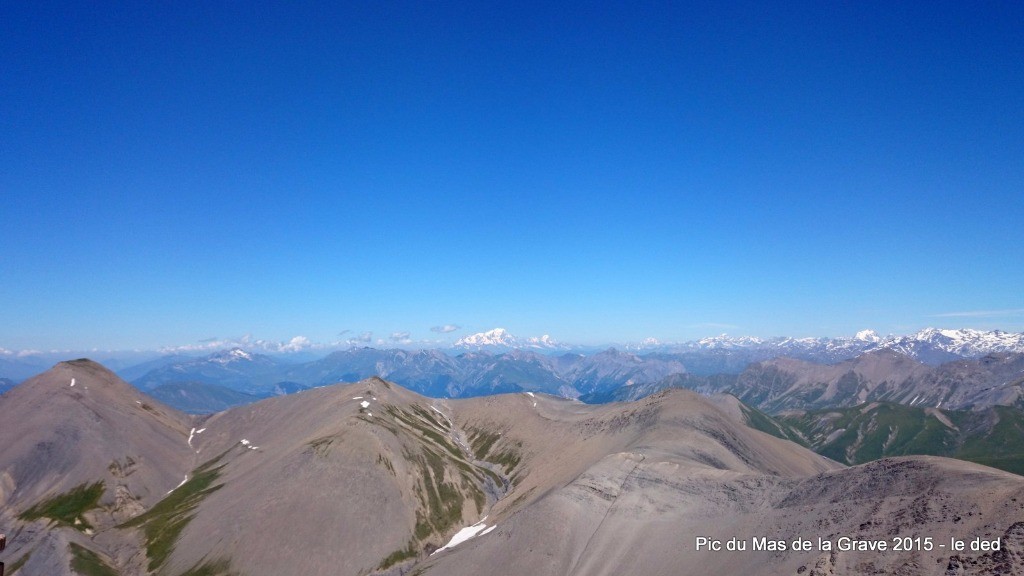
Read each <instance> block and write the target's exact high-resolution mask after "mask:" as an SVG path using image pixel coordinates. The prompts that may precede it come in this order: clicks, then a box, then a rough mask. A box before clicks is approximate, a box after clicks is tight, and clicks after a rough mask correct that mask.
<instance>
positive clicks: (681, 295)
mask: <svg viewBox="0 0 1024 576" xmlns="http://www.w3.org/2000/svg"><path fill="white" fill-rule="evenodd" d="M153 4H155V3H149V2H143V3H127V5H118V4H105V3H69V4H67V5H62V4H56V3H39V2H6V3H3V5H2V6H0V195H2V200H0V223H2V226H3V227H2V229H0V347H4V348H8V349H19V348H44V349H46V348H92V347H107V348H135V347H143V348H145V347H156V346H162V345H170V344H186V343H190V342H196V341H198V340H200V339H203V338H209V337H219V338H226V337H232V336H237V335H241V334H245V333H251V334H253V335H254V336H256V337H260V338H266V339H276V340H285V339H288V338H291V337H292V336H296V335H304V336H307V337H309V338H310V339H312V340H315V341H322V342H326V341H331V340H336V339H338V338H339V336H338V334H339V333H341V332H343V331H345V330H351V331H352V333H359V332H363V331H373V332H374V334H375V335H377V336H386V335H388V334H391V333H393V332H409V333H410V337H411V338H413V339H428V338H438V337H447V338H454V337H457V336H461V335H465V334H468V333H471V332H475V331H479V330H485V329H489V328H493V327H495V326H503V327H506V328H508V329H509V330H510V331H512V332H513V333H516V334H519V335H521V336H529V335H539V334H542V333H549V334H551V335H552V336H553V337H555V338H556V339H559V340H563V341H569V342H582V343H598V342H607V341H619V342H621V341H626V340H638V339H640V338H644V337H647V336H654V337H658V338H660V339H663V340H685V339H690V338H697V337H701V336H706V335H710V334H718V333H722V332H728V333H730V334H736V335H739V334H749V335H760V336H770V335H781V334H788V335H796V336H806V335H822V336H825V335H830V336H835V335H843V334H852V332H853V331H855V330H858V329H861V328H867V327H872V328H874V329H876V330H878V331H880V332H897V333H903V332H909V331H913V330H916V329H918V328H922V327H924V326H929V325H936V326H940V327H960V326H973V327H980V328H1003V329H1007V330H1024V310H1022V309H1024V298H1022V294H1024V290H1022V286H1024V249H1022V247H1024V218H1022V217H1024V104H1022V102H1024V34H1022V33H1021V30H1022V29H1024V5H1022V4H1021V3H1019V2H933V1H928V2H916V3H915V2H906V3H896V4H894V3H891V2H848V3H839V2H807V3H805V4H798V3H783V4H786V6H782V7H779V6H769V7H766V6H764V5H760V4H747V3H721V2H709V3H706V4H697V3H681V4H683V5H682V6H673V5H669V4H660V3H659V4H647V3H644V4H637V3H634V2H627V3H621V4H617V5H611V4H608V5H605V6H595V5H592V4H591V5H584V4H581V5H568V4H565V3H552V2H543V3H532V4H527V3H517V5H516V6H514V7H509V6H507V5H499V4H493V5H492V4H490V3H482V2H465V3H433V2H431V3H418V4H416V3H397V4H385V3H379V2H365V3H337V2H334V3H326V2H325V3H314V2H301V3H282V2H277V3H272V4H264V3H252V2H201V3H187V2H181V3H179V2H174V3H160V5H159V6H154V5H153ZM725 4H728V5H727V6H726V5H725ZM765 4H778V3H765ZM444 324H454V325H458V326H460V327H461V329H460V330H458V331H456V332H453V333H451V334H448V335H444V336H439V335H438V334H437V333H434V332H431V331H430V327H432V326H439V325H444Z"/></svg>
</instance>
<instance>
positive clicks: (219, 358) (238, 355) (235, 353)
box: [210, 348, 253, 364]
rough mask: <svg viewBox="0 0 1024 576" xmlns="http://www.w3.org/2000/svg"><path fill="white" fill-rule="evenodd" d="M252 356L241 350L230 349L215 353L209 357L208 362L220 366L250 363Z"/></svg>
mask: <svg viewBox="0 0 1024 576" xmlns="http://www.w3.org/2000/svg"><path fill="white" fill-rule="evenodd" d="M252 359H253V358H252V354H250V353H248V352H246V351H245V350H242V349H241V348H232V349H231V350H224V351H222V352H217V353H215V354H212V355H211V356H210V360H211V361H213V362H217V363H220V364H228V363H230V362H238V361H252Z"/></svg>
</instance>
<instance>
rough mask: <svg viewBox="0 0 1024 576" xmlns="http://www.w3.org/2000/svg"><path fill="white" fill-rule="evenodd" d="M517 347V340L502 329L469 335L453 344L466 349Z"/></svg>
mask: <svg viewBox="0 0 1024 576" xmlns="http://www.w3.org/2000/svg"><path fill="white" fill-rule="evenodd" d="M519 345H520V341H519V338H516V337H515V336H513V335H512V334H509V332H508V330H505V329H504V328H495V329H494V330H488V331H487V332H478V333H476V334H470V335H469V336H465V337H463V338H459V339H458V340H457V341H456V342H455V346H457V347H466V348H484V347H502V348H516V347H518V346H519Z"/></svg>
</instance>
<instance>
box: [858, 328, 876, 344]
mask: <svg viewBox="0 0 1024 576" xmlns="http://www.w3.org/2000/svg"><path fill="white" fill-rule="evenodd" d="M853 339H854V340H860V341H861V342H881V341H882V337H881V336H879V335H878V332H875V331H874V330H861V331H860V332H857V335H856V336H854V337H853Z"/></svg>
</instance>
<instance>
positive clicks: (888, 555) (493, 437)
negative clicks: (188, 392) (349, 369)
mask: <svg viewBox="0 0 1024 576" xmlns="http://www.w3.org/2000/svg"><path fill="white" fill-rule="evenodd" d="M757 414H758V413H757V412H756V411H754V410H753V409H750V408H747V407H745V406H744V405H743V404H742V403H740V402H739V401H738V400H736V399H735V398H734V397H729V396H714V397H704V396H700V395H697V394H694V393H693V392H690V391H686V390H678V389H672V390H664V391H661V392H659V393H656V394H653V395H651V396H648V397H646V398H644V399H641V400H639V401H636V402H631V403H613V404H604V405H586V404H582V403H580V402H577V401H573V400H569V399H564V398H559V397H555V396H550V395H545V394H537V393H515V394H503V395H498V396H486V397H478V398H470V399H461V400H450V399H449V400H442V399H430V398H427V397H424V396H421V395H419V394H416V393H414V392H412V391H409V390H407V389H404V388H402V387H400V386H398V385H397V384H394V383H392V382H388V381H386V380H383V379H380V378H370V379H366V380H363V381H361V382H358V383H355V384H334V385H329V386H324V387H320V388H316V389H312V390H306V391H302V392H298V393H294V394H289V395H286V396H280V397H274V398H269V399H265V400H261V401H259V402H255V403H252V404H248V405H246V406H241V407H237V408H232V409H229V410H226V411H224V412H220V413H218V414H215V415H209V416H187V415H185V414H183V413H180V412H177V411H175V410H173V409H171V408H168V407H165V406H163V405H162V404H160V403H159V402H157V401H155V400H153V399H152V398H149V397H147V396H146V395H145V394H143V393H142V392H140V391H139V390H138V389H137V388H135V387H133V386H130V385H129V384H127V383H126V382H124V381H122V380H121V379H120V378H118V377H117V376H116V375H115V374H113V373H112V372H110V371H108V370H106V369H105V368H103V367H102V366H100V365H98V364H96V363H94V362H91V361H88V360H77V361H71V362H63V363H61V364H58V365H57V366H55V367H54V368H53V369H51V370H49V371H47V372H45V373H43V374H41V375H39V376H37V377H34V378H32V379H30V380H28V381H26V382H24V383H23V384H21V385H19V386H18V387H16V388H15V389H13V390H11V391H10V392H8V393H7V394H5V395H3V396H2V397H0V421H2V422H4V426H5V429H9V430H17V431H18V434H17V435H16V436H13V437H11V438H9V440H8V441H7V442H5V443H3V444H2V445H0V525H2V526H3V527H4V530H5V531H6V532H7V533H8V535H9V540H8V547H7V550H6V551H5V552H4V557H3V558H4V560H5V561H7V563H8V574H16V575H33V574H46V575H52V576H63V575H65V574H73V573H87V574H108V575H109V574H114V575H117V574H121V575H129V574H132V575H135V574H139V575H142V574H154V575H168V576H182V575H190V576H197V575H200V574H202V575H206V576H218V575H220V576H226V575H228V574H233V575H246V576H259V575H263V574H267V575H269V574H311V575H327V574H330V575H342V576H346V575H350V574H351V575H357V574H358V575H367V574H388V575H395V576H397V575H398V574H412V573H415V574H421V575H424V576H429V575H446V576H447V575H462V574H466V575H469V574H474V575H475V574H480V573H483V572H485V571H495V570H498V571H500V572H501V573H502V574H510V575H519V574H523V575H526V574H529V575H531V576H532V575H537V574H539V575H542V576H545V575H552V576H554V575H565V574H588V575H589V574H597V575H605V574H623V573H637V574H677V573H680V572H682V573H696V572H700V573H702V574H709V575H719V574H751V575H755V576H756V575H768V574H772V575H774V574H801V575H803V574H878V573H889V574H892V573H901V574H935V575H939V574H1019V573H1022V571H1024V523H1022V522H1021V518H1022V517H1024V477H1021V476H1018V475H1015V474H1010V473H1007V472H1002V471H998V470H994V469H992V468H987V467H984V466H980V465H977V464H972V463H968V462H963V461H959V460H952V459H947V458H939V457H928V456H910V457H900V458H888V459H883V460H879V461H875V462H872V463H869V464H863V465H858V466H852V467H847V466H845V465H844V464H841V463H839V462H836V461H834V460H831V459H827V458H823V457H822V456H820V455H818V454H815V453H813V452H811V451H810V450H808V449H806V448H804V447H802V446H799V445H798V444H796V443H793V442H789V441H787V440H783V439H780V438H777V437H775V436H772V435H769V434H766V433H764V432H762V431H760V430H758V429H756V426H757V421H756V418H759V417H758V416H757ZM762 424H763V423H762ZM904 536H907V537H922V538H923V537H928V538H931V539H932V542H933V543H935V544H939V543H942V544H944V545H945V544H946V543H949V542H951V540H950V539H951V538H958V539H965V540H966V541H968V542H970V541H971V540H972V539H974V538H981V539H984V540H986V541H992V540H994V539H999V542H1000V550H999V551H998V552H996V551H991V550H971V549H966V550H962V551H954V550H951V549H948V548H947V549H940V548H938V547H930V549H929V550H927V551H926V550H916V551H912V552H893V551H887V552H884V553H882V552H878V551H868V550H860V551H857V550H839V549H833V550H821V549H818V548H817V547H816V546H815V547H813V548H811V549H809V550H803V549H798V550H794V549H787V550H785V551H782V550H780V549H779V548H777V547H776V546H777V545H778V543H779V542H782V543H784V544H788V545H789V546H792V543H793V542H794V540H796V539H797V538H801V539H808V540H810V541H814V542H816V541H817V539H819V538H820V539H823V540H828V541H830V542H838V541H839V538H840V537H848V538H854V539H857V540H866V541H878V540H881V541H885V542H887V543H889V545H890V546H891V545H892V544H891V543H892V542H893V541H894V540H893V539H894V538H899V537H904ZM698 539H706V540H701V541H705V542H713V541H719V542H722V543H725V542H728V541H729V540H730V539H736V541H742V542H745V543H746V546H747V547H748V548H747V551H745V552H733V553H729V552H727V551H725V550H722V551H712V550H707V549H698V548H697V543H698ZM768 540H770V541H771V542H773V544H772V547H773V548H772V550H773V551H769V550H763V551H753V550H751V549H750V547H751V546H754V545H755V543H756V542H761V543H762V544H764V545H765V546H767V544H766V542H767V541H768Z"/></svg>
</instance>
